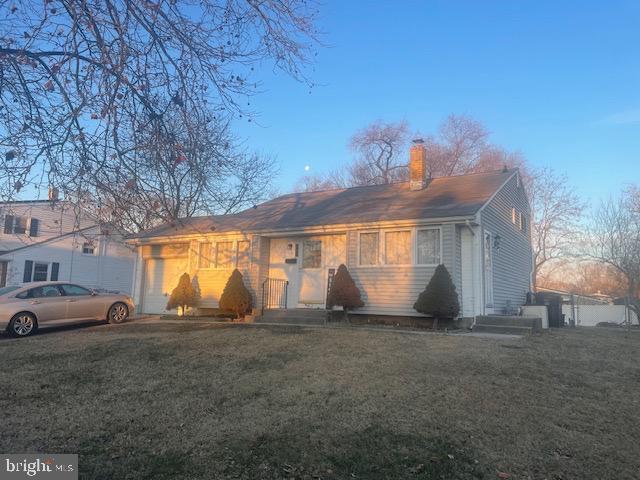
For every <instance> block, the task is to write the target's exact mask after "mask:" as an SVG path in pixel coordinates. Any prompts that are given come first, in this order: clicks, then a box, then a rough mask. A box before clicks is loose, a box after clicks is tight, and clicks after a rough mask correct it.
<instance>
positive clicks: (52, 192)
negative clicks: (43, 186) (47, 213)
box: [49, 187, 59, 202]
mask: <svg viewBox="0 0 640 480" xmlns="http://www.w3.org/2000/svg"><path fill="white" fill-rule="evenodd" d="M58 200H59V194H58V189H57V188H56V187H49V201H50V202H57V201H58Z"/></svg>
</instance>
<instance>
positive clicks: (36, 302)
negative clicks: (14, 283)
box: [31, 300, 40, 305]
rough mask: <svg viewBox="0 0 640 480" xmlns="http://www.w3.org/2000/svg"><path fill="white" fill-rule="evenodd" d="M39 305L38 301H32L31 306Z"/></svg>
mask: <svg viewBox="0 0 640 480" xmlns="http://www.w3.org/2000/svg"><path fill="white" fill-rule="evenodd" d="M39 303H40V302H39V301H38V300H33V301H32V302H31V305H38V304H39Z"/></svg>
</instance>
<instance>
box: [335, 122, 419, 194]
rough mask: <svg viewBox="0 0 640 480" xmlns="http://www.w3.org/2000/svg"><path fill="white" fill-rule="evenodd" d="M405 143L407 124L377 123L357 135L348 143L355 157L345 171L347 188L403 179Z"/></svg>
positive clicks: (404, 171) (406, 140)
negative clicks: (347, 173) (346, 171)
mask: <svg viewBox="0 0 640 480" xmlns="http://www.w3.org/2000/svg"><path fill="white" fill-rule="evenodd" d="M408 140H409V126H408V125H407V123H406V122H399V123H383V122H380V121H378V122H374V123H372V124H371V125H369V126H367V127H365V128H363V129H362V130H359V131H358V132H356V133H355V134H354V135H353V137H351V141H350V142H349V146H350V147H351V150H352V151H353V152H354V153H355V155H356V159H355V161H354V162H353V163H352V164H351V165H350V166H349V168H348V172H349V177H348V183H349V185H351V186H356V185H376V184H386V183H393V182H398V181H404V180H406V179H407V177H408V170H407V165H406V158H405V155H406V146H407V142H408Z"/></svg>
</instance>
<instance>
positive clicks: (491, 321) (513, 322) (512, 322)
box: [476, 315, 542, 331]
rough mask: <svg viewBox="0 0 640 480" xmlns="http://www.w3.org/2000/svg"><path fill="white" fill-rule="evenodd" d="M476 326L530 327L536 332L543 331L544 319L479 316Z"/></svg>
mask: <svg viewBox="0 0 640 480" xmlns="http://www.w3.org/2000/svg"><path fill="white" fill-rule="evenodd" d="M476 325H491V326H505V327H510V326H511V327H530V328H532V329H533V330H534V331H540V330H542V319H541V318H538V317H517V316H508V315H478V316H477V317H476Z"/></svg>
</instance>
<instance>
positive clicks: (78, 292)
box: [62, 285, 91, 297]
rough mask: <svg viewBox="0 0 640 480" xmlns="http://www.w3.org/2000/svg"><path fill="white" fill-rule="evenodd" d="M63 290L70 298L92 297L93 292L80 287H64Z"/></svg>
mask: <svg viewBox="0 0 640 480" xmlns="http://www.w3.org/2000/svg"><path fill="white" fill-rule="evenodd" d="M62 290H64V294H65V295H67V296H68V297H79V296H87V295H91V290H88V289H86V288H84V287H81V286H79V285H62Z"/></svg>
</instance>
